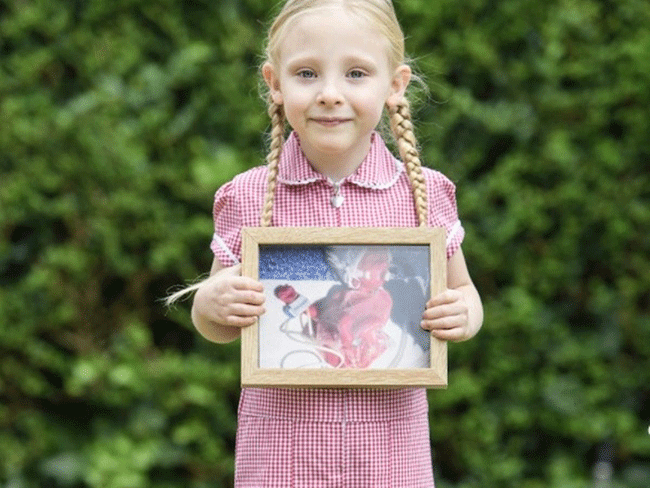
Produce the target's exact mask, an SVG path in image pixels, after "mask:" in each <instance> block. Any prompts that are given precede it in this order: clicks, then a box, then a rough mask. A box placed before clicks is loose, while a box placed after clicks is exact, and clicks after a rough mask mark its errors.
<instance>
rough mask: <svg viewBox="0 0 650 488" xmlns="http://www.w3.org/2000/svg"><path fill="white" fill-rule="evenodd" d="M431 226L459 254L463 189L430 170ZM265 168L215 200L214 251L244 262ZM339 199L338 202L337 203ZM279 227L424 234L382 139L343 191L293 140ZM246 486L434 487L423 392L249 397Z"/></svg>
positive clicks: (279, 196) (240, 471) (238, 477)
mask: <svg viewBox="0 0 650 488" xmlns="http://www.w3.org/2000/svg"><path fill="white" fill-rule="evenodd" d="M424 176H425V179H426V182H427V192H428V198H429V225H430V226H432V227H433V226H437V227H439V226H441V227H444V228H445V229H446V230H447V255H448V257H449V256H452V255H453V253H454V252H455V251H456V250H457V249H458V248H459V247H460V244H461V242H462V240H463V237H464V230H463V228H462V226H461V225H460V221H459V220H458V213H457V209H456V200H455V187H454V185H453V183H452V182H451V181H449V180H448V179H447V178H446V177H445V176H444V175H442V174H441V173H439V172H437V171H433V170H430V169H427V168H424ZM266 177H267V169H266V167H258V168H254V169H251V170H249V171H247V172H245V173H242V174H240V175H238V176H237V177H235V178H234V179H233V181H231V182H229V183H227V184H225V185H224V186H222V187H221V188H220V189H219V190H218V191H217V193H216V196H215V204H214V223H215V234H214V238H213V240H212V243H211V248H212V250H213V252H214V254H215V256H216V257H217V258H218V259H219V260H220V261H221V262H222V264H223V265H225V266H231V265H233V264H235V263H237V262H238V260H239V257H240V253H241V228H242V227H244V226H251V227H254V226H259V221H260V212H261V208H262V204H263V199H264V193H265V190H266ZM337 195H338V197H339V198H338V201H335V200H334V197H335V196H337ZM272 225H274V226H324V227H325V226H328V227H342V226H346V227H415V226H417V225H418V220H417V214H416V210H415V205H414V203H413V196H412V192H411V186H410V183H409V180H408V177H407V175H406V172H405V171H404V166H403V164H402V163H401V162H400V161H398V160H397V159H396V158H394V157H393V155H392V154H391V153H390V152H389V151H388V149H387V148H386V146H385V144H384V142H383V140H382V139H381V137H380V136H379V135H378V134H374V135H373V139H372V144H371V148H370V152H369V153H368V156H367V157H366V159H365V161H364V162H363V163H362V164H361V165H360V166H359V168H358V169H357V171H356V172H355V173H354V174H352V175H350V176H349V177H347V178H345V179H344V180H342V181H341V182H339V183H338V184H335V183H333V182H332V181H330V180H328V179H327V178H325V177H324V176H322V175H321V174H319V173H317V172H316V171H314V170H313V169H312V167H311V166H310V165H309V163H308V161H307V160H306V158H305V157H304V155H303V153H302V151H301V150H300V142H299V140H298V138H297V136H296V135H295V133H293V134H292V135H291V136H290V137H289V139H288V140H287V142H286V143H285V146H284V148H283V153H282V156H281V160H280V166H279V174H278V186H277V188H276V196H275V205H274V208H273V219H272ZM235 462H236V473H235V486H237V487H238V488H262V487H264V488H321V487H322V488H334V487H337V488H339V487H340V488H343V487H345V488H382V487H386V488H394V487H399V488H430V487H433V486H434V482H433V473H432V467H431V450H430V445H429V424H428V406H427V400H426V392H425V390H423V389H403V390H337V389H331V390H325V389H310V390H291V389H253V388H249V389H244V390H243V391H242V395H241V399H240V406H239V423H238V432H237V452H236V461H235Z"/></svg>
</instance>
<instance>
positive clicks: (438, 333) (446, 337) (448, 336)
mask: <svg viewBox="0 0 650 488" xmlns="http://www.w3.org/2000/svg"><path fill="white" fill-rule="evenodd" d="M464 334H465V332H464V330H463V329H461V328H455V329H435V330H432V331H431V335H432V336H433V337H435V338H436V339H439V340H441V341H459V340H461V339H462V338H463V337H464Z"/></svg>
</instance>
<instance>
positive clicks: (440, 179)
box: [422, 166, 456, 194]
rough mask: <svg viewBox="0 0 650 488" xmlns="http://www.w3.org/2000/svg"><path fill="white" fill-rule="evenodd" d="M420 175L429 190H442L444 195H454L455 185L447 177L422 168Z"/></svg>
mask: <svg viewBox="0 0 650 488" xmlns="http://www.w3.org/2000/svg"><path fill="white" fill-rule="evenodd" d="M422 175H423V176H424V179H425V181H426V182H427V187H428V188H429V189H437V190H442V191H444V192H445V193H451V194H455V193H456V185H455V183H454V182H453V181H451V180H450V179H449V178H448V177H447V176H445V175H444V174H443V173H441V172H440V171H438V170H435V169H431V168H426V167H424V166H423V167H422Z"/></svg>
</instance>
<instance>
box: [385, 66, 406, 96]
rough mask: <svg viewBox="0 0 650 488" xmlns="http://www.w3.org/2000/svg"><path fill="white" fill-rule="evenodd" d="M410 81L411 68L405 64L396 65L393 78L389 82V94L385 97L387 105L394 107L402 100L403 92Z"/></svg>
mask: <svg viewBox="0 0 650 488" xmlns="http://www.w3.org/2000/svg"><path fill="white" fill-rule="evenodd" d="M410 81H411V68H410V67H409V66H407V65H406V64H402V65H400V66H398V67H397V69H396V70H395V74H394V75H393V80H392V82H391V84H390V88H391V89H390V94H389V95H388V98H387V99H386V105H387V106H389V107H395V106H397V104H398V103H399V102H401V101H402V99H403V98H404V93H405V92H406V87H408V85H409V82H410Z"/></svg>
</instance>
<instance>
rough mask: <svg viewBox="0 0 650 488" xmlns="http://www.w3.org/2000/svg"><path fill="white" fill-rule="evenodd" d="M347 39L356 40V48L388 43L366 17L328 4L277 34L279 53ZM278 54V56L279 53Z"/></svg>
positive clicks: (301, 15) (292, 21) (295, 18)
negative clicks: (299, 47)
mask: <svg viewBox="0 0 650 488" xmlns="http://www.w3.org/2000/svg"><path fill="white" fill-rule="evenodd" d="M345 37H351V38H357V42H356V43H355V44H356V45H355V46H350V48H355V47H357V48H362V47H363V45H364V44H368V45H373V44H380V45H383V46H385V45H386V44H387V43H388V40H387V39H386V36H385V35H383V34H382V32H381V30H380V29H379V28H377V26H376V25H374V24H373V23H372V22H371V21H370V20H369V19H368V18H367V17H366V16H364V15H361V14H360V13H358V12H356V11H353V10H351V9H349V8H345V7H344V6H343V5H341V4H326V5H323V6H319V7H315V8H312V9H309V10H305V11H303V12H300V13H298V14H296V15H294V16H293V17H292V18H290V19H287V22H286V24H285V26H284V28H283V29H282V30H281V31H280V32H278V39H277V47H278V51H280V52H281V51H286V50H292V49H293V48H296V47H298V46H300V45H302V46H306V45H312V47H317V46H318V45H319V44H322V45H326V44H328V43H329V41H340V40H341V39H343V38H345ZM280 52H278V53H277V54H280Z"/></svg>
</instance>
